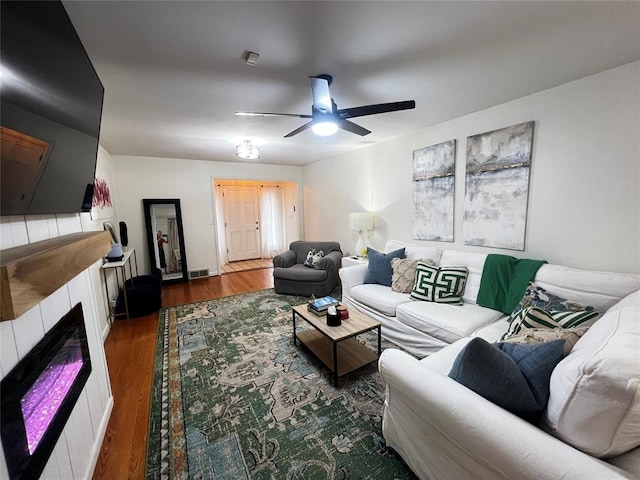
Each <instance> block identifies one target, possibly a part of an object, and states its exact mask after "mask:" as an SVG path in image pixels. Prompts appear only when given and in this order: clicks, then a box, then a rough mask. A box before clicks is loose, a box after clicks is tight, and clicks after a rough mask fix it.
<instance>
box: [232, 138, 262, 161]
mask: <svg viewBox="0 0 640 480" xmlns="http://www.w3.org/2000/svg"><path fill="white" fill-rule="evenodd" d="M236 155H237V156H238V157H240V158H242V159H244V160H258V159H259V158H260V148H259V147H258V146H257V145H254V144H252V143H251V140H245V141H244V142H243V143H241V144H240V145H236Z"/></svg>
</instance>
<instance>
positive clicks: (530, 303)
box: [509, 282, 593, 322]
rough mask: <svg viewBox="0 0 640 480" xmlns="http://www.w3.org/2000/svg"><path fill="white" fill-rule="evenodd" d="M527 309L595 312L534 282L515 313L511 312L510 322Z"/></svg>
mask: <svg viewBox="0 0 640 480" xmlns="http://www.w3.org/2000/svg"><path fill="white" fill-rule="evenodd" d="M527 307H538V308H541V309H542V310H545V311H547V312H550V311H552V310H553V311H556V312H562V311H565V310H569V311H572V312H578V311H587V312H590V311H592V310H593V307H589V306H586V305H582V304H580V303H576V302H571V301H569V300H567V299H566V298H562V297H559V296H558V295H554V294H553V293H550V292H547V291H546V290H545V289H544V288H542V287H540V286H538V285H536V284H535V283H533V282H529V286H528V287H527V289H526V290H525V292H524V296H523V297H522V300H520V303H518V305H517V306H516V308H514V309H513V312H511V320H509V321H510V322H511V321H512V320H513V319H514V318H515V316H516V315H517V314H518V313H519V312H520V311H521V310H523V309H525V308H527Z"/></svg>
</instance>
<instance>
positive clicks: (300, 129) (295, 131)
mask: <svg viewBox="0 0 640 480" xmlns="http://www.w3.org/2000/svg"><path fill="white" fill-rule="evenodd" d="M311 125H313V122H308V123H305V124H304V125H302V126H301V127H298V128H296V129H295V130H294V131H293V132H289V133H287V134H286V135H285V136H284V138H289V137H293V136H294V135H297V134H299V133H300V132H304V131H305V130H307V129H309V128H311Z"/></svg>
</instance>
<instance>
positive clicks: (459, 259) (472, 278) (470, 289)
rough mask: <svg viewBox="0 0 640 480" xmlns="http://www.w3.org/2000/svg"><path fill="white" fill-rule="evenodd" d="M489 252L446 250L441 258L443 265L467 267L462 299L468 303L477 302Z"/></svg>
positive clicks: (441, 264)
mask: <svg viewBox="0 0 640 480" xmlns="http://www.w3.org/2000/svg"><path fill="white" fill-rule="evenodd" d="M487 255H488V254H487V253H473V252H459V251H456V250H445V251H444V252H442V257H441V258H440V266H441V267H467V270H469V274H468V275H467V285H466V287H465V288H464V294H463V295H462V300H463V301H465V302H466V303H476V301H477V299H478V290H480V280H481V279H482V269H483V268H484V261H485V260H486V259H487Z"/></svg>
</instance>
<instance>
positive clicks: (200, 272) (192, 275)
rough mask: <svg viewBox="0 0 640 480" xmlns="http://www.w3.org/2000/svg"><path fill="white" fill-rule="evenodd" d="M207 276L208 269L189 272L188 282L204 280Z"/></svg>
mask: <svg viewBox="0 0 640 480" xmlns="http://www.w3.org/2000/svg"><path fill="white" fill-rule="evenodd" d="M208 276H209V269H208V268H203V269H200V270H189V280H193V279H194V278H204V277H208Z"/></svg>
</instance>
